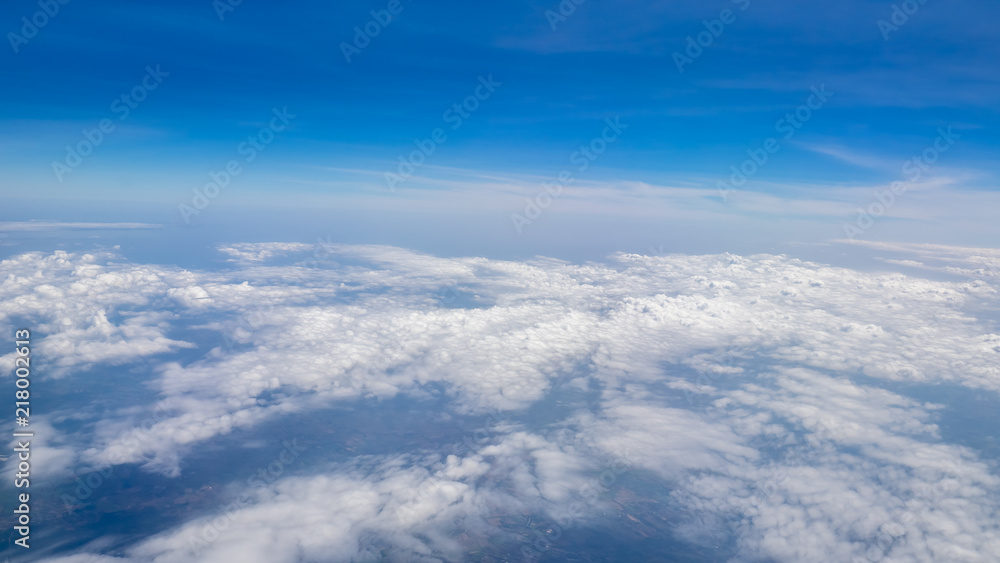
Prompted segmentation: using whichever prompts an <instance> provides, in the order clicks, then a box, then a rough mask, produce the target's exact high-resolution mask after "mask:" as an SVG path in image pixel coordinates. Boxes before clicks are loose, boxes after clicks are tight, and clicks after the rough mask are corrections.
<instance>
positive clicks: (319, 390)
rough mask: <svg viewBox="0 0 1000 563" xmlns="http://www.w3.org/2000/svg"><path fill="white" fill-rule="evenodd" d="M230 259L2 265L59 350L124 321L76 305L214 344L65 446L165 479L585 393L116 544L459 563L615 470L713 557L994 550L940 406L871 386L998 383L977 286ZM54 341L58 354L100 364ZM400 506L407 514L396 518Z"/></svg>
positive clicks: (844, 557)
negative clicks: (391, 418)
mask: <svg viewBox="0 0 1000 563" xmlns="http://www.w3.org/2000/svg"><path fill="white" fill-rule="evenodd" d="M234 248H235V247H234ZM238 250H239V252H244V253H249V254H252V255H253V256H254V257H257V256H260V258H259V259H253V260H250V259H247V262H246V264H245V265H242V266H238V267H236V268H234V269H232V270H229V271H225V272H199V271H183V270H175V269H169V268H163V267H150V266H134V265H127V264H122V263H115V264H106V263H102V262H101V261H100V260H97V259H95V258H94V257H92V256H74V255H66V254H57V255H53V256H43V255H37V254H36V255H26V256H23V257H18V258H15V259H13V262H12V264H21V265H20V266H19V267H20V268H21V269H22V270H23V271H25V272H27V271H29V270H31V269H32V268H35V266H33V264H35V263H38V264H49V263H53V264H54V265H48V266H45V268H49V269H50V270H51V272H50V273H48V274H45V275H42V276H39V277H38V279H37V282H38V283H35V284H31V288H30V291H29V289H28V288H27V285H28V284H22V285H19V286H17V288H18V289H12V290H11V294H13V295H15V298H17V299H22V300H24V301H25V302H32V301H31V300H32V299H34V300H35V301H34V302H35V303H36V305H35V306H36V307H43V306H47V307H49V309H52V310H53V311H55V312H53V311H46V312H44V313H42V312H40V313H38V314H39V316H40V317H41V318H43V319H51V320H48V321H46V322H49V323H50V324H52V325H53V326H54V325H55V321H56V319H59V318H61V317H60V316H59V315H65V316H66V317H67V318H69V319H71V323H72V322H83V321H80V320H81V319H84V320H85V319H88V318H90V319H91V321H90V324H84V326H85V327H86V328H87V329H88V330H92V331H93V333H94V334H91V333H88V332H86V330H83V329H82V328H77V330H81V331H82V332H70V331H68V330H63V331H57V332H59V333H61V334H65V335H66V336H64V338H66V339H67V341H68V342H72V341H73V339H74V338H76V339H78V340H80V341H88V340H93V339H95V338H96V336H94V335H96V334H103V332H109V331H110V332H111V333H112V334H117V335H123V336H122V338H123V339H124V335H125V334H126V333H125V331H126V329H127V328H128V326H129V325H128V323H127V318H126V317H125V316H123V315H122V314H120V313H119V314H116V315H115V316H114V317H112V315H111V313H108V314H107V315H106V316H105V317H104V318H103V320H102V319H101V317H100V316H99V315H96V312H95V310H94V307H97V306H100V307H101V308H102V309H101V310H107V311H131V312H132V313H131V314H133V317H131V318H136V319H139V320H137V321H135V322H136V324H137V325H138V326H139V327H142V328H144V329H148V330H153V328H154V327H155V329H156V330H159V331H161V334H166V330H167V329H168V328H169V327H170V326H174V325H175V324H177V323H181V322H184V321H185V320H187V319H189V318H190V319H197V322H199V323H201V324H200V325H198V326H199V327H200V328H204V329H208V330H213V331H216V332H218V333H221V335H222V337H223V340H224V342H225V345H224V346H219V347H217V348H215V349H213V350H211V351H210V352H208V353H205V354H204V355H202V356H200V357H198V358H196V359H193V360H191V359H187V360H183V361H182V360H180V359H169V360H168V361H165V362H162V363H160V364H158V365H157V367H156V369H155V371H154V373H155V377H154V378H153V380H152V382H151V384H152V385H154V387H155V389H156V390H157V391H158V392H159V395H160V397H159V399H160V400H161V402H160V403H159V405H161V406H162V408H161V410H160V415H159V416H157V417H156V419H155V420H153V421H151V423H150V424H148V425H143V427H142V439H135V435H134V434H135V433H134V431H132V430H130V429H131V428H133V427H134V424H135V419H136V418H137V416H139V414H138V413H137V412H135V411H134V408H133V409H132V410H129V409H122V410H120V411H112V412H109V413H107V415H106V420H104V421H102V422H101V423H100V424H97V425H95V427H94V428H95V431H94V433H93V435H92V436H90V439H91V442H90V443H89V444H88V445H86V447H84V448H82V450H81V457H82V459H83V460H84V461H85V462H87V463H91V464H94V465H104V464H108V463H110V464H116V463H143V464H145V465H146V467H147V468H148V469H152V470H155V471H159V472H162V473H165V474H168V475H177V474H179V473H180V472H181V464H180V462H181V460H182V459H183V457H184V455H185V454H186V452H187V451H188V450H190V449H191V448H193V447H194V446H195V445H196V444H198V443H200V442H204V441H207V440H211V439H215V438H218V437H220V436H224V435H226V434H227V433H230V432H232V431H234V430H236V429H240V428H251V427H254V426H256V425H260V424H261V423H262V422H264V421H268V420H273V419H274V418H276V417H278V416H286V415H289V414H293V413H297V412H302V411H303V410H306V409H320V408H324V407H328V406H330V405H336V404H351V403H354V402H356V401H358V400H359V399H362V398H372V397H377V398H389V397H393V396H396V395H400V394H404V395H411V396H415V397H422V396H426V395H427V393H428V390H429V389H444V390H445V392H446V394H447V400H448V407H447V408H448V409H450V410H451V411H452V412H453V413H461V414H475V413H485V412H499V413H501V414H502V413H505V412H506V413H510V414H511V415H516V414H517V413H520V412H523V410H524V409H527V408H529V407H534V408H536V409H545V408H546V407H542V406H540V405H539V402H540V401H542V400H547V401H553V400H557V399H558V398H557V397H552V396H551V395H553V390H555V389H559V390H560V393H562V391H564V390H568V389H574V390H577V392H579V393H584V394H590V395H591V396H592V399H588V401H589V402H587V401H584V402H583V403H578V402H577V403H574V402H573V401H568V403H569V406H568V407H567V409H566V410H565V412H562V411H560V414H559V415H558V416H557V417H556V419H555V420H552V421H550V422H547V423H544V424H542V427H539V428H519V427H516V426H514V425H511V426H509V427H505V428H504V430H503V432H502V435H500V436H498V438H497V439H496V440H495V441H494V442H493V443H491V444H489V445H486V446H483V447H481V448H478V449H477V450H476V451H475V452H472V453H470V454H469V455H467V456H465V457H455V458H442V457H441V456H438V457H437V458H436V460H434V459H430V458H433V455H432V454H428V455H429V456H430V457H429V458H428V459H430V461H428V460H427V459H420V460H417V459H414V458H412V457H406V456H412V455H413V454H401V455H400V456H397V457H395V458H385V459H381V460H379V461H378V462H377V463H375V465H372V462H371V460H367V461H366V460H358V464H360V465H356V466H337V467H334V468H330V469H329V470H328V471H324V472H322V473H320V474H317V475H313V476H311V477H296V478H289V479H287V480H283V481H280V482H278V483H276V484H274V485H273V486H271V487H268V488H267V489H266V490H264V491H261V490H257V491H252V494H251V498H250V500H249V501H248V503H247V505H246V506H245V507H243V508H241V511H240V517H239V518H238V520H237V521H235V522H233V523H232V525H231V526H229V527H228V528H226V529H225V530H219V531H218V539H217V540H215V541H214V542H211V544H210V545H209V546H207V547H204V548H203V549H204V550H205V551H202V552H198V553H194V552H190V551H186V550H190V549H192V548H191V547H190V540H191V538H193V537H196V536H197V534H199V533H201V532H202V531H203V530H204V527H205V526H206V522H209V520H196V521H192V522H189V523H188V524H185V525H182V526H181V527H179V528H177V529H174V530H170V531H166V532H163V533H162V534H161V535H158V536H156V537H154V538H151V539H149V540H146V541H143V542H140V543H139V544H136V545H134V546H132V547H130V548H129V551H128V554H129V560H130V561H153V560H155V561H162V562H169V561H175V560H176V561H180V560H185V561H188V560H194V561H199V560H203V561H217V560H223V559H239V560H246V561H256V560H268V561H300V560H311V559H317V558H322V557H328V555H322V554H329V553H331V552H337V553H341V551H339V550H344V551H343V553H346V554H354V555H357V556H358V557H361V556H365V555H371V554H375V553H392V554H396V555H394V556H398V557H400V558H402V559H410V560H420V558H424V559H427V560H459V559H461V551H460V547H461V546H460V545H459V543H456V541H455V540H453V539H449V538H450V536H449V531H452V532H453V531H454V527H455V518H465V519H472V520H475V521H476V522H478V524H477V525H479V526H480V527H482V528H483V529H485V530H487V533H490V526H491V525H487V524H484V522H488V518H487V517H486V515H487V514H490V513H494V512H496V511H498V508H497V507H500V509H499V510H500V511H502V510H505V509H506V510H514V511H517V510H519V509H524V510H536V511H542V512H545V513H547V514H548V515H550V516H551V517H553V518H559V519H560V521H566V520H567V515H568V514H577V515H578V514H579V511H571V510H570V509H569V508H568V506H571V505H573V504H574V501H575V500H578V498H579V497H580V491H584V490H588V488H589V489H590V490H592V489H593V487H591V486H590V484H591V482H592V481H593V479H594V476H595V474H597V473H599V472H600V471H601V469H602V468H606V467H610V466H614V465H615V464H616V463H618V462H615V461H614V460H625V461H624V464H625V465H626V466H627V467H628V468H630V469H634V470H637V471H641V472H642V474H643V475H653V476H655V477H656V478H657V479H659V480H661V481H662V483H663V484H664V490H669V491H672V492H671V493H670V494H671V496H672V498H673V502H674V503H675V504H676V506H679V507H684V510H686V511H688V513H691V514H700V515H703V516H704V521H705V522H712V523H714V524H712V526H715V527H717V528H718V530H723V531H724V534H725V535H731V536H732V537H734V538H736V546H737V551H736V555H735V560H745V561H757V560H774V561H802V560H837V561H854V560H869V561H877V560H887V561H911V562H918V561H940V560H948V561H989V557H990V554H992V553H998V552H1000V544H998V523H1000V512H998V504H1000V500H998V499H1000V482H998V478H997V476H996V475H995V471H994V468H992V467H991V466H990V465H988V464H987V463H986V462H984V461H983V460H982V459H980V453H979V452H977V451H975V450H973V449H970V448H968V447H964V446H958V445H954V444H949V443H947V442H945V441H944V440H943V438H942V432H941V431H940V429H939V427H938V426H937V424H938V422H937V421H938V419H939V418H940V416H941V412H942V406H941V405H933V404H927V403H923V402H920V401H917V400H914V399H912V398H908V397H905V396H903V395H901V394H900V393H899V392H898V388H897V387H893V386H895V385H896V384H897V383H899V382H905V383H909V384H914V383H919V384H942V383H947V384H949V385H955V386H963V387H966V388H971V389H976V390H978V391H980V392H983V393H987V394H988V395H991V396H995V393H996V392H997V391H1000V362H998V359H1000V335H997V334H994V333H992V332H991V331H990V328H989V326H990V325H989V324H988V322H986V321H985V320H983V319H979V318H977V317H976V311H977V310H978V309H977V307H978V305H980V304H983V303H990V304H992V306H995V304H996V295H997V294H996V291H995V288H994V287H993V286H992V285H991V281H990V280H986V279H983V280H973V281H966V280H961V281H941V280H931V279H924V278H921V277H914V276H907V275H902V274H896V273H868V272H861V271H856V270H851V269H846V268H835V267H830V266H825V265H820V264H813V263H808V262H802V261H799V260H796V259H793V258H789V257H786V256H770V255H760V256H749V257H740V256H733V255H728V254H727V255H716V256H682V255H677V256H663V257H648V256H638V255H617V256H615V257H613V259H612V260H610V261H609V263H607V264H597V263H588V264H570V263H566V262H561V261H557V260H550V259H541V258H540V259H535V260H531V261H526V262H512V261H499V260H487V259H483V258H456V259H442V258H437V257H433V256H427V255H423V254H419V253H413V252H408V251H405V250H402V249H397V248H386V247H377V246H341V245H325V246H324V248H323V251H324V252H325V253H327V254H328V255H329V256H330V257H331V258H335V259H337V261H338V262H339V263H334V262H332V261H331V262H329V263H328V266H329V267H322V268H315V267H304V266H305V265H303V264H300V265H284V264H282V265H268V263H267V258H268V257H269V256H276V254H273V253H274V252H279V251H281V252H286V250H281V249H271V250H270V252H272V254H267V251H268V247H266V246H262V247H258V246H254V247H246V248H240V249H238ZM292 250H295V249H292ZM295 251H297V250H295ZM314 251H315V248H314ZM955 252H957V251H955ZM970 252H973V251H970ZM260 253H263V254H260ZM230 254H232V253H230ZM18 261H22V262H23V263H22V262H18ZM340 263H344V264H350V265H348V266H342V265H340ZM241 264H242V263H241ZM45 268H42V269H41V270H42V271H43V272H44V271H48V270H45ZM78 271H80V272H86V276H83V277H84V279H85V280H91V281H90V282H89V283H90V284H91V285H87V286H85V287H89V288H92V287H94V285H93V284H95V283H96V282H95V281H94V280H96V279H99V278H101V277H102V276H110V277H107V279H104V280H103V281H101V282H100V286H101V287H102V288H104V291H106V294H105V293H104V291H97V290H93V291H96V293H93V294H91V293H88V292H87V291H85V292H84V293H83V294H82V295H87V296H90V295H93V296H94V297H93V298H92V300H93V304H91V303H90V302H83V301H82V300H78V299H65V300H60V301H54V300H53V299H55V298H54V297H52V296H56V295H58V293H57V292H63V294H64V295H71V292H72V288H73V287H74V284H75V283H79V280H77V281H73V280H75V278H73V277H72V276H78V277H79V275H78V274H76V272H78ZM22 275H27V274H22ZM17 279H19V278H15V281H16V280H17ZM41 286H45V287H44V288H43V289H42V293H44V294H45V295H49V296H50V297H49V298H45V297H43V296H42V293H38V292H37V291H36V288H38V287H41ZM0 287H6V286H0ZM442 289H446V290H447V291H444V292H442ZM88 291H91V290H88ZM78 301H80V302H78ZM88 307H90V308H89V309H88ZM157 307H161V308H162V309H157ZM60 308H62V309H66V310H68V311H70V312H71V313H72V314H65V313H62V312H59V310H60ZM80 311H84V312H86V314H89V315H91V316H90V317H86V316H84V313H82V312H80ZM166 311H169V312H166ZM158 315H159V316H158ZM112 318H114V319H115V321H114V322H112V321H111V320H109V319H112ZM206 318H210V319H211V320H210V321H205V319H206ZM74 319H76V320H75V321H74ZM74 326H76V325H74ZM102 331H103V332H102ZM137 334H138V333H137ZM151 337H152V334H150V335H148V336H147V338H151ZM49 338H54V336H50V337H49ZM133 338H135V339H138V338H139V336H133ZM57 342H58V339H53V343H57ZM174 346H177V345H174ZM67 350H68V351H67V359H65V360H62V361H65V362H67V363H66V365H67V366H72V365H86V364H87V363H88V362H93V361H97V360H94V358H97V357H99V354H97V353H93V354H90V355H86V354H83V353H82V350H83V348H67ZM102 353H105V354H108V353H109V352H107V351H104V352H102ZM891 389H897V390H895V391H894V390H891ZM702 405H704V408H702ZM553 416H555V415H553ZM618 465H621V463H618ZM615 473H617V471H616V472H615ZM498 483H503V485H502V486H500V485H498ZM421 490H423V491H424V493H420V492H419V491H421ZM414 491H416V492H414ZM408 495H409V496H408ZM413 495H415V496H413ZM586 506H587V507H589V508H588V509H589V510H590V512H591V513H592V514H597V513H599V512H601V510H599V509H597V508H596V505H595V504H594V503H589V504H587V505H586ZM399 507H410V508H412V510H407V511H406V512H408V513H410V518H409V519H406V518H404V519H402V520H400V518H399V517H398V512H399V511H398V510H396V509H397V508H399ZM390 513H392V517H390ZM224 515H225V511H224V510H223V511H221V512H220V513H219V514H216V515H215V516H214V518H222V517H223V516H224ZM275 515H280V518H276V517H275ZM282 519H284V520H282ZM279 520H280V521H279ZM472 520H470V521H472ZM576 521H577V522H583V521H584V520H576ZM293 524H294V525H293ZM706 527H707V526H706V525H698V524H693V523H692V522H691V521H684V522H677V523H676V525H675V526H674V531H675V533H677V534H680V535H682V536H685V537H689V538H690V539H691V540H692V541H695V542H697V541H703V539H704V538H705V537H714V535H716V534H717V533H723V532H719V531H718V530H707V529H706ZM492 529H493V532H492V533H502V532H497V531H496V528H495V526H494V527H493V528H492ZM246 546H249V547H246ZM382 550H385V551H382ZM255 557H259V558H263V559H255ZM199 558H200V559H199ZM345 560H349V557H348V558H346V559H345Z"/></svg>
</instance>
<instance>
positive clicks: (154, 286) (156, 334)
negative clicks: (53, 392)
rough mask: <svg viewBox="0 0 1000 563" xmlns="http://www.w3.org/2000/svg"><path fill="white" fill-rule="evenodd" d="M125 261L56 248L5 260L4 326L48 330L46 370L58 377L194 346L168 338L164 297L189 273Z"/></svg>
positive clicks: (0, 307)
mask: <svg viewBox="0 0 1000 563" xmlns="http://www.w3.org/2000/svg"><path fill="white" fill-rule="evenodd" d="M118 259H120V257H118V256H116V255H113V254H109V253H97V254H83V255H78V254H69V253H66V252H55V253H54V254H51V255H42V254H38V253H31V254H24V255H20V256H16V257H13V258H10V259H8V260H3V261H0V277H2V278H3V280H2V281H0V327H3V328H4V329H5V332H7V331H9V330H12V329H13V324H12V323H14V322H23V321H26V320H30V327H31V328H32V329H33V330H34V332H35V333H36V334H39V335H46V336H45V337H44V338H42V339H41V340H39V341H37V352H38V354H39V357H45V358H48V359H50V361H51V362H52V364H51V366H50V367H49V369H47V370H46V372H47V373H49V374H50V375H52V376H54V377H61V376H65V375H67V374H69V373H72V372H74V371H79V370H82V369H87V368H89V367H91V366H95V365H100V364H118V363H125V362H128V361H132V360H135V359H138V358H142V357H145V356H151V355H154V354H161V353H165V352H172V351H175V350H177V349H179V348H186V347H193V345H192V344H190V343H188V342H184V341H179V340H174V339H171V338H169V337H167V336H166V333H167V331H168V330H169V329H170V320H171V317H172V315H171V314H170V313H169V312H168V311H166V310H165V309H166V307H167V305H168V303H167V302H166V301H165V300H164V294H165V292H166V291H167V290H168V289H170V288H171V287H172V286H174V285H180V284H182V283H183V282H184V281H185V278H187V277H188V276H185V275H184V274H183V273H182V272H178V271H170V270H165V269H163V268H158V267H147V266H135V265H129V264H124V263H121V262H117V261H116V260H118ZM112 318H114V321H112V320H111V319H112ZM18 328H20V327H18ZM12 358H13V354H7V355H4V356H2V357H0V361H11V362H12Z"/></svg>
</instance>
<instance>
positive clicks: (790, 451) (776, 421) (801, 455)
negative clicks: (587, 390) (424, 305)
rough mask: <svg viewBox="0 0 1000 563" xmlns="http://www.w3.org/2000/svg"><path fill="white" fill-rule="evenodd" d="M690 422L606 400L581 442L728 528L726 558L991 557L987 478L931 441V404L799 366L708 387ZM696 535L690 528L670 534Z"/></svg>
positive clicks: (996, 537)
mask: <svg viewBox="0 0 1000 563" xmlns="http://www.w3.org/2000/svg"><path fill="white" fill-rule="evenodd" d="M718 395H719V397H718V398H716V399H715V400H714V401H713V402H712V404H711V407H710V408H708V409H706V411H705V413H704V414H703V415H695V414H693V413H691V412H690V411H686V410H678V409H669V408H663V407H655V406H652V405H649V404H641V402H638V401H636V400H635V398H634V394H631V395H623V394H614V395H613V396H610V397H608V399H607V400H606V401H605V405H606V415H605V416H601V417H594V418H593V419H592V420H585V421H584V423H583V425H582V426H581V428H580V434H581V435H582V436H586V437H589V439H590V440H591V441H592V442H593V443H594V444H595V445H597V446H598V447H600V448H602V449H605V450H607V451H608V452H610V453H613V454H619V455H624V454H626V453H627V454H628V455H629V459H630V461H631V463H632V464H633V465H634V466H635V467H638V468H642V469H646V470H649V471H653V472H656V473H659V474H661V475H662V476H663V477H664V478H666V479H669V480H670V481H671V482H672V483H675V486H674V492H673V493H672V495H673V496H674V498H675V499H677V501H678V502H679V503H681V504H683V505H684V506H687V507H690V509H691V510H692V511H693V512H694V513H695V514H698V513H701V514H704V515H706V516H707V517H706V518H704V520H705V521H712V520H713V519H718V517H719V516H723V517H724V519H725V520H726V521H728V522H732V523H734V524H733V527H734V528H735V529H736V530H737V531H738V538H739V542H740V548H741V549H740V552H739V553H740V556H739V558H738V560H746V561H757V560H776V561H881V560H886V561H926V562H931V561H984V562H985V561H990V560H991V559H990V557H991V556H992V555H991V554H995V553H998V551H997V549H998V548H1000V478H998V477H997V476H996V475H995V474H994V473H993V472H992V468H991V466H990V465H988V464H987V463H984V462H983V461H981V460H979V459H978V457H977V455H976V453H975V452H973V451H971V450H968V449H966V448H963V447H959V446H954V445H949V444H943V443H939V441H938V438H939V435H938V428H937V427H936V426H935V425H934V424H931V423H930V422H929V421H930V420H931V419H932V415H933V412H934V411H935V410H937V409H938V407H937V406H935V405H927V404H920V403H917V402H915V401H913V400H912V399H908V398H905V397H902V396H899V395H896V394H894V393H891V392H889V391H886V390H884V389H879V388H877V387H871V386H865V385H859V384H856V383H853V382H851V381H849V380H847V379H845V378H835V377H831V376H828V375H824V374H821V373H818V372H815V371H812V370H806V369H801V368H786V369H778V370H776V371H774V372H769V373H765V374H762V375H761V376H760V377H759V378H757V379H756V380H755V381H754V383H751V384H745V385H743V386H741V387H739V388H737V389H732V390H729V391H720V392H718ZM679 531H680V532H681V533H682V534H686V535H689V536H691V537H692V538H697V537H698V536H699V535H708V534H706V533H705V532H706V531H705V530H703V529H701V528H700V527H698V526H694V527H692V526H690V524H689V523H685V526H682V527H680V528H679Z"/></svg>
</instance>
